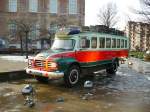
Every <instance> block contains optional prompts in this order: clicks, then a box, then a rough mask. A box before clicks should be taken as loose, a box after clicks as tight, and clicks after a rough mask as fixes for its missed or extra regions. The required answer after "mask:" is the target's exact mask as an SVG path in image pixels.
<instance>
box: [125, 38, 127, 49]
mask: <svg viewBox="0 0 150 112" xmlns="http://www.w3.org/2000/svg"><path fill="white" fill-rule="evenodd" d="M125 48H127V40H125Z"/></svg>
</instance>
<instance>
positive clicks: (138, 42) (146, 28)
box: [125, 21, 150, 51]
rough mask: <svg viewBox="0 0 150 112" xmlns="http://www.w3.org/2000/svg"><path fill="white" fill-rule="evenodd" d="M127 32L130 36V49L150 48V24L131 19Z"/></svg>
mask: <svg viewBox="0 0 150 112" xmlns="http://www.w3.org/2000/svg"><path fill="white" fill-rule="evenodd" d="M125 32H126V35H127V37H129V38H130V50H141V51H145V50H150V24H148V23H142V22H133V21H129V22H128V25H127V26H126V30H125Z"/></svg>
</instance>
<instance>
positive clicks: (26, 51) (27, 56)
mask: <svg viewBox="0 0 150 112" xmlns="http://www.w3.org/2000/svg"><path fill="white" fill-rule="evenodd" d="M26 59H28V32H26Z"/></svg>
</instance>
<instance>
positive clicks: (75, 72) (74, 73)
mask: <svg viewBox="0 0 150 112" xmlns="http://www.w3.org/2000/svg"><path fill="white" fill-rule="evenodd" d="M79 79H80V69H79V67H78V66H77V65H73V66H71V67H70V68H69V69H68V70H67V72H66V73H65V75H64V82H65V84H66V86H67V87H73V86H74V85H76V84H77V83H78V82H79Z"/></svg>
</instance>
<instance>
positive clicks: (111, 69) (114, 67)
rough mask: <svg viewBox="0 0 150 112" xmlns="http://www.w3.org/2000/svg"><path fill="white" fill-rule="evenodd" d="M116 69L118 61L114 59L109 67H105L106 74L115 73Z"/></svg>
mask: <svg viewBox="0 0 150 112" xmlns="http://www.w3.org/2000/svg"><path fill="white" fill-rule="evenodd" d="M117 69H118V62H117V61H114V62H112V63H111V64H110V65H109V67H108V68H107V69H106V72H107V73H108V74H112V75H113V74H115V73H116V72H117Z"/></svg>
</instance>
